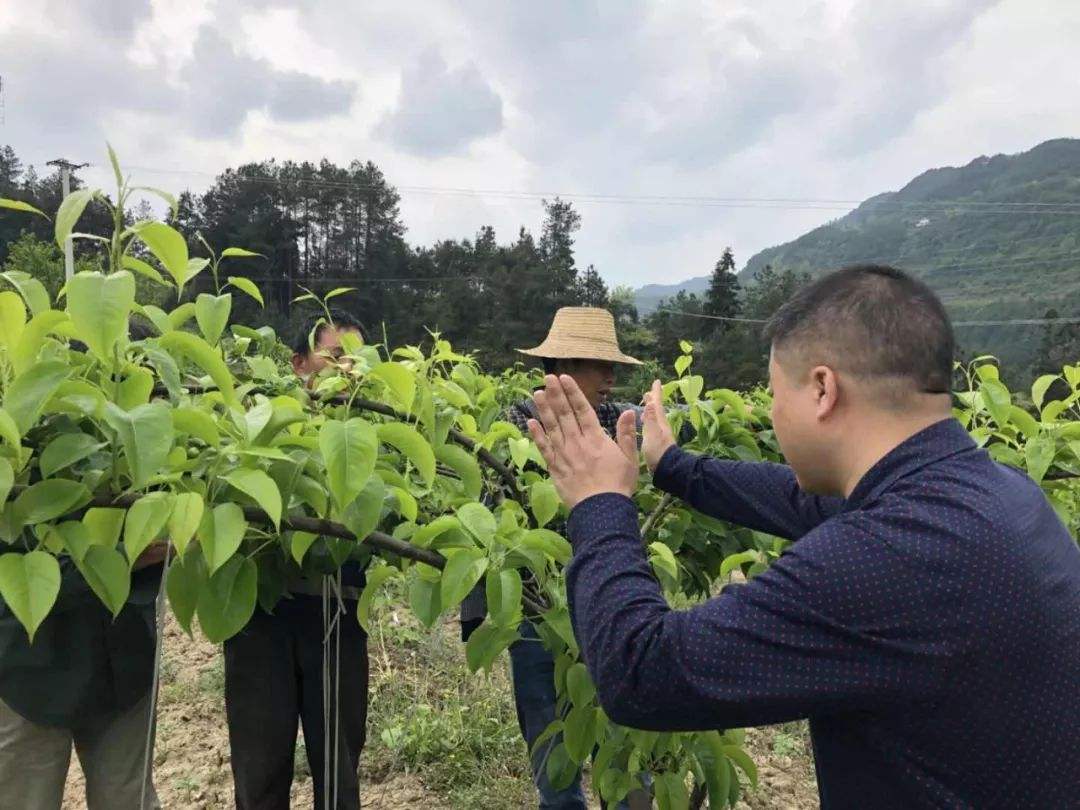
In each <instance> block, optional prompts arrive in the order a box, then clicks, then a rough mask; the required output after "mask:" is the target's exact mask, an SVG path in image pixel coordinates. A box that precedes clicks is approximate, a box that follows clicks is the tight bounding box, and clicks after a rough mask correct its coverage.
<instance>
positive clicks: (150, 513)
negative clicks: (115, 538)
mask: <svg viewBox="0 0 1080 810" xmlns="http://www.w3.org/2000/svg"><path fill="white" fill-rule="evenodd" d="M171 512H172V495H171V494H170V493H168V492H151V493H150V494H149V495H144V496H143V497H141V498H139V500H137V501H135V503H133V504H132V505H131V508H130V509H128V513H127V520H125V521H124V551H125V552H126V553H127V558H128V564H129V565H131V566H134V565H135V561H136V560H138V559H139V555H140V554H142V553H143V551H145V550H146V547H147V546H149V545H150V544H151V543H153V542H154V541H155V540H160V539H163V537H164V534H165V532H164V529H165V524H166V523H167V522H168V520H169V514H170V513H171Z"/></svg>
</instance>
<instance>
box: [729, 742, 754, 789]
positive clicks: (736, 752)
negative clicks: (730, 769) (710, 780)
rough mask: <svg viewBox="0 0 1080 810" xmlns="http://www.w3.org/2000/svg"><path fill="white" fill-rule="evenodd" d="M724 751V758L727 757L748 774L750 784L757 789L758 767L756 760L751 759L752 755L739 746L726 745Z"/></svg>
mask: <svg viewBox="0 0 1080 810" xmlns="http://www.w3.org/2000/svg"><path fill="white" fill-rule="evenodd" d="M722 750H723V752H724V756H726V757H727V758H728V759H730V760H731V761H732V762H734V763H735V764H736V765H737V766H738V767H739V768H741V769H742V772H743V773H745V774H746V778H747V779H749V780H750V784H751V785H752V786H753V787H757V784H758V770H757V765H755V764H754V760H752V759H751V758H750V755H749V754H747V753H746V752H745V751H744V750H743V749H742V748H740V747H739V746H737V745H725V746H723V748H722Z"/></svg>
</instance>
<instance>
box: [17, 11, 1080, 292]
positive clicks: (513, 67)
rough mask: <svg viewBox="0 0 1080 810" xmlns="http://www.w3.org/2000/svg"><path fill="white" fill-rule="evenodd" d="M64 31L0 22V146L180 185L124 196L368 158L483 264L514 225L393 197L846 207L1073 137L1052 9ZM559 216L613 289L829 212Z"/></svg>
mask: <svg viewBox="0 0 1080 810" xmlns="http://www.w3.org/2000/svg"><path fill="white" fill-rule="evenodd" d="M58 1H59V0H55V2H58ZM14 8H17V9H18V10H15V11H13V10H12V9H14ZM63 9H64V11H65V13H64V14H62V15H58V14H56V13H55V9H53V10H49V9H40V8H37V7H34V6H33V4H27V3H23V4H14V3H12V4H4V5H3V6H0V52H2V53H4V55H5V59H4V64H3V67H2V68H0V70H2V71H3V75H4V79H5V86H6V88H7V93H6V95H7V104H6V118H7V123H6V125H5V126H3V127H2V128H0V142H9V143H11V144H12V145H13V146H14V147H15V148H16V150H17V151H18V152H19V153H20V154H21V155H24V156H25V157H26V158H31V159H44V158H50V157H55V156H58V155H59V154H64V155H66V156H68V157H71V158H78V159H90V160H98V161H100V158H101V153H102V151H103V150H102V143H103V141H104V139H105V137H106V135H108V137H110V139H112V140H113V141H114V143H115V145H116V146H117V148H118V150H119V151H120V152H121V155H122V157H123V158H125V159H126V160H127V161H128V162H129V163H131V164H135V165H141V166H149V167H156V168H162V167H166V168H179V169H185V170H194V171H196V172H204V173H207V175H206V176H204V175H189V174H178V175H175V176H164V177H157V176H155V177H149V178H147V179H148V180H150V181H152V182H153V183H154V184H157V185H172V186H177V187H180V186H183V185H192V186H195V187H199V186H202V185H205V184H206V183H208V182H209V180H210V176H209V175H211V174H212V173H215V172H217V171H220V170H221V169H223V168H224V167H226V166H228V165H235V164H236V163H238V162H240V161H243V160H252V159H260V158H265V157H270V156H276V157H279V158H292V159H311V160H318V159H320V158H322V157H324V156H325V157H327V158H329V159H331V160H334V161H337V162H340V163H346V162H348V161H349V160H351V159H353V158H361V159H365V160H367V159H370V160H373V161H374V162H376V163H377V164H378V165H379V166H381V167H382V168H383V169H384V171H385V172H386V174H387V176H388V178H389V179H390V181H391V182H393V183H397V184H399V185H400V186H402V196H403V203H402V210H403V214H404V217H405V220H406V224H407V225H408V227H409V238H410V239H412V240H413V241H416V242H424V243H426V242H431V241H434V240H435V239H437V238H446V237H464V236H471V235H472V234H473V233H475V231H476V230H477V228H479V227H480V226H481V225H483V224H493V225H495V226H496V229H497V230H498V232H499V234H500V237H501V238H503V239H510V238H512V237H513V235H514V234H515V233H516V231H517V228H518V227H519V226H520V225H522V224H524V225H526V226H529V227H532V228H534V229H535V228H537V227H538V226H539V221H540V218H541V212H540V206H539V203H538V201H535V200H516V199H507V198H505V197H501V196H493V197H488V198H472V197H468V198H462V197H454V196H447V195H436V194H431V193H427V192H424V191H423V190H421V189H418V188H414V187H419V186H425V187H431V186H442V187H467V188H484V189H518V190H529V191H537V192H547V193H551V192H582V193H592V194H625V195H639V196H644V195H662V196H708V197H744V198H745V197H797V198H815V199H817V198H826V199H837V198H839V199H856V200H857V199H861V198H864V197H867V196H870V195H871V194H875V193H878V192H880V191H884V190H887V189H892V188H896V187H898V186H899V185H901V184H903V183H904V182H906V181H907V180H908V179H910V178H911V177H912V176H914V175H915V174H918V173H919V172H921V171H922V170H924V169H926V168H929V167H931V166H937V165H942V164H949V163H954V164H955V163H966V162H967V161H968V160H970V159H971V158H972V157H974V156H976V155H977V154H980V153H996V152H1001V151H1006V152H1008V151H1018V150H1021V149H1026V148H1030V147H1031V146H1034V145H1035V144H1036V143H1038V142H1040V141H1042V140H1046V139H1049V138H1054V137H1062V136H1069V135H1076V134H1077V132H1078V130H1080V109H1078V108H1077V107H1076V105H1075V99H1076V97H1077V95H1078V93H1077V91H1078V90H1080V87H1078V84H1080V80H1078V79H1077V77H1078V76H1080V55H1078V53H1077V52H1076V49H1075V46H1074V43H1075V42H1076V41H1077V39H1078V37H1080V4H1076V3H1075V2H1072V0H999V1H998V2H994V1H993V0H911V1H910V2H907V3H903V4H898V3H882V2H876V1H875V0H819V1H818V2H808V3H799V4H793V3H790V2H788V0H731V2H725V3H717V4H702V3H699V2H697V0H670V1H669V2H664V3H659V2H656V3H646V2H642V1H641V0H634V2H600V1H599V0H598V1H597V2H590V3H581V2H578V0H558V1H556V2H549V3H528V4H521V3H514V4H508V3H504V2H499V1H498V0H463V2H461V3H446V2H441V1H436V0H417V2H413V3H408V4H359V3H354V2H349V1H348V0H306V1H305V2H299V1H298V0H292V1H291V2H290V0H275V1H274V2H261V1H259V0H216V1H215V2H211V0H199V1H198V2H190V3H171V4H170V3H166V1H165V0H153V2H152V3H151V2H147V1H145V0H144V1H143V2H140V0H111V2H108V3H106V4H105V5H102V4H101V3H97V2H94V3H92V2H90V0H78V2H65V3H64V4H63ZM54 153H55V154H54ZM579 208H580V209H581V211H582V213H583V215H584V227H583V229H582V231H581V233H580V236H579V243H578V251H577V256H578V260H579V261H580V262H581V264H582V265H584V264H588V263H593V264H595V265H596V266H597V268H598V269H599V270H600V272H601V273H602V274H603V275H604V276H605V277H606V278H607V279H608V280H609V281H611V282H619V283H622V282H631V283H635V284H637V283H644V282H646V281H663V282H670V281H673V280H677V279H678V278H680V277H684V276H689V275H694V274H704V273H707V272H708V271H709V269H710V268H711V267H712V265H713V263H714V262H715V260H716V257H717V256H718V255H719V253H720V251H721V250H722V249H723V247H724V246H725V245H727V244H731V245H733V246H734V248H735V251H736V256H737V257H738V258H739V259H740V261H745V259H747V258H749V256H750V254H751V253H752V252H754V251H756V250H757V249H760V248H763V247H766V246H768V245H771V244H775V243H777V242H780V241H784V240H787V239H790V238H793V237H795V236H797V235H799V234H800V233H801V232H803V231H804V230H806V229H808V228H810V227H813V226H815V225H817V224H820V223H821V222H823V221H826V220H828V219H830V218H832V217H834V216H837V215H839V214H840V213H842V211H832V210H783V209H777V208H760V207H721V206H715V207H704V206H693V205H687V206H680V205H661V204H651V205H645V204H629V203H626V202H621V203H615V202H607V203H602V202H580V203H579Z"/></svg>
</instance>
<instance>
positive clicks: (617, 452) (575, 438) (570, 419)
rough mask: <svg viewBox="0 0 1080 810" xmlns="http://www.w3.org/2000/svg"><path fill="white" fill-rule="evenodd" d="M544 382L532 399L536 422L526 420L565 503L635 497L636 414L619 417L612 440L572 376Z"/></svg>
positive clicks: (568, 504) (551, 376)
mask: <svg viewBox="0 0 1080 810" xmlns="http://www.w3.org/2000/svg"><path fill="white" fill-rule="evenodd" d="M544 382H545V388H544V390H543V391H538V392H537V393H536V395H535V396H534V397H533V400H534V401H535V402H536V409H537V411H539V413H540V420H539V421H537V420H536V419H530V420H529V432H530V433H531V434H532V437H533V441H535V442H536V446H537V447H539V448H540V453H541V454H542V455H543V456H544V460H545V461H546V462H547V465H548V472H549V473H550V474H551V481H552V483H554V484H555V489H556V490H557V491H558V493H559V496H560V497H561V498H562V500H563V503H565V504H566V505H567V506H568V507H570V508H571V509H573V508H574V507H575V506H577V505H578V504H579V503H581V502H582V501H583V500H585V499H586V498H590V497H592V496H593V495H599V494H601V493H605V492H616V493H619V494H621V495H626V496H627V497H630V496H631V495H633V494H634V490H635V489H636V487H637V478H638V455H637V437H636V431H635V428H636V417H635V415H634V412H633V411H627V412H625V413H623V414H622V415H621V416H620V417H619V423H618V427H617V430H616V435H617V442H615V441H612V440H611V438H610V437H609V436H608V435H607V433H605V432H604V429H603V428H602V427H601V426H600V420H599V419H598V418H597V416H596V411H594V410H593V408H592V406H591V405H590V404H589V401H588V400H587V399H585V395H584V394H582V393H581V389H580V388H578V386H577V383H575V382H574V380H573V378H572V377H568V376H566V375H563V376H562V377H556V376H555V375H554V374H549V375H548V376H547V377H545V378H544Z"/></svg>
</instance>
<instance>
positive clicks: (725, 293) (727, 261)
mask: <svg viewBox="0 0 1080 810" xmlns="http://www.w3.org/2000/svg"><path fill="white" fill-rule="evenodd" d="M704 311H705V314H706V315H712V316H714V317H719V318H733V317H737V316H738V314H739V312H740V311H741V305H740V299H739V280H738V278H737V277H736V276H735V255H734V254H733V253H732V252H731V248H730V247H726V248H724V252H723V254H721V256H720V260H719V261H717V263H716V267H714V268H713V272H712V279H711V280H710V281H709V289H708V291H707V292H706V293H705V306H704ZM730 325H731V324H730V322H725V321H716V322H714V328H713V329H712V330H711V331H714V332H723V331H725V330H726V329H727V328H728V327H729V326H730Z"/></svg>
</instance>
